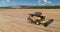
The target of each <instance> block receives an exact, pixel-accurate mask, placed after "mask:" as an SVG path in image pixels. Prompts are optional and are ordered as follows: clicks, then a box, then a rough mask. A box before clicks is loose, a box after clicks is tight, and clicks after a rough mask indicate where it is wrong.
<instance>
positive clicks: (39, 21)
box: [27, 12, 53, 27]
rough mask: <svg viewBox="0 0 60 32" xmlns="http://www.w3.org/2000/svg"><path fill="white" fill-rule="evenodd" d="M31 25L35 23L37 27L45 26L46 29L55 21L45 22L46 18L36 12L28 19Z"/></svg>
mask: <svg viewBox="0 0 60 32" xmlns="http://www.w3.org/2000/svg"><path fill="white" fill-rule="evenodd" d="M27 19H28V20H29V21H28V22H29V23H34V24H36V25H40V24H43V25H44V26H45V27H47V26H48V25H49V24H50V23H52V22H53V19H49V20H48V21H45V16H43V15H42V13H41V12H35V13H34V14H29V17H28V18H27Z"/></svg>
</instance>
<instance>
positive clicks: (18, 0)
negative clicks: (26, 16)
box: [0, 0, 60, 6]
mask: <svg viewBox="0 0 60 32" xmlns="http://www.w3.org/2000/svg"><path fill="white" fill-rule="evenodd" d="M12 5H34V6H35V5H60V0H0V6H12Z"/></svg>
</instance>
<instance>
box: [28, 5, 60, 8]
mask: <svg viewBox="0 0 60 32" xmlns="http://www.w3.org/2000/svg"><path fill="white" fill-rule="evenodd" d="M28 8H30V9H60V5H57V6H31V7H28Z"/></svg>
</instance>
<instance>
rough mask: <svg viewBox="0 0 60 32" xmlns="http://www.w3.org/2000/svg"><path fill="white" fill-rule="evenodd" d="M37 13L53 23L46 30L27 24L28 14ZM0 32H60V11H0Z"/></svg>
mask: <svg viewBox="0 0 60 32" xmlns="http://www.w3.org/2000/svg"><path fill="white" fill-rule="evenodd" d="M38 11H39V12H42V13H43V15H46V19H50V18H53V19H54V22H53V23H51V24H50V25H49V26H48V27H46V28H45V27H40V26H37V25H35V24H29V23H27V17H28V14H29V13H34V12H38ZM0 32H60V9H0Z"/></svg>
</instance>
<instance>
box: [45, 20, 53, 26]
mask: <svg viewBox="0 0 60 32" xmlns="http://www.w3.org/2000/svg"><path fill="white" fill-rule="evenodd" d="M52 22H53V19H49V20H48V21H47V22H45V23H44V26H45V27H47V26H48V25H49V24H51V23H52Z"/></svg>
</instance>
